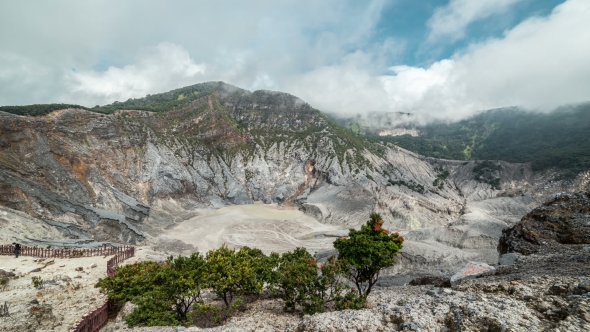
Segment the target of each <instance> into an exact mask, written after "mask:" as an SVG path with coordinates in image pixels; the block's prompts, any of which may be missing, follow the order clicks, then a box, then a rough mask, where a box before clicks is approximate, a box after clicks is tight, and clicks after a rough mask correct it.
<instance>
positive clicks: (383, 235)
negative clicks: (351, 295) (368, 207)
mask: <svg viewBox="0 0 590 332" xmlns="http://www.w3.org/2000/svg"><path fill="white" fill-rule="evenodd" d="M370 218H371V219H370V220H369V221H367V223H366V224H365V225H363V226H362V227H361V230H360V231H357V230H354V229H351V230H350V231H349V233H348V238H340V239H337V240H336V241H334V247H335V248H336V249H338V260H339V261H345V262H346V264H349V265H350V269H349V270H348V271H349V272H348V278H349V279H350V281H352V282H353V283H354V284H355V285H356V287H357V291H358V295H359V297H360V298H363V299H364V300H366V299H367V296H368V295H369V293H370V292H371V289H372V288H373V285H375V283H376V282H377V279H378V278H379V272H380V271H381V270H382V269H383V268H386V267H389V266H392V265H393V262H394V256H395V255H396V254H397V252H398V251H399V250H400V249H401V248H402V243H403V242H404V238H403V237H402V236H400V235H399V233H394V234H389V231H388V230H386V229H384V228H383V227H382V226H383V219H382V218H381V216H380V215H379V214H377V213H372V214H371V216H370Z"/></svg>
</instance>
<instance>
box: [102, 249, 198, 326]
mask: <svg viewBox="0 0 590 332" xmlns="http://www.w3.org/2000/svg"><path fill="white" fill-rule="evenodd" d="M204 266H205V260H204V259H203V256H202V255H200V254H199V253H194V254H192V255H191V256H190V257H182V256H178V257H177V258H174V257H172V256H171V257H169V258H168V260H167V261H166V262H165V263H163V264H162V263H156V262H143V263H139V264H133V265H126V266H121V267H118V268H117V270H116V273H115V275H114V276H112V277H107V278H105V279H101V280H99V282H98V283H97V285H96V287H100V288H101V292H102V293H104V294H106V295H108V297H109V298H110V299H113V300H118V301H131V302H133V303H135V304H137V306H138V307H137V308H136V309H135V310H134V311H133V312H132V313H131V314H130V315H129V316H127V318H126V322H127V324H129V325H130V326H135V325H147V326H158V325H175V324H179V323H187V322H190V317H189V316H188V313H189V310H190V308H191V306H192V305H193V304H194V303H195V302H197V301H199V300H200V294H201V289H202V286H203V285H202V281H201V280H202V279H203V275H202V274H203V272H204Z"/></svg>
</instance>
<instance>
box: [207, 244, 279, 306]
mask: <svg viewBox="0 0 590 332" xmlns="http://www.w3.org/2000/svg"><path fill="white" fill-rule="evenodd" d="M206 260H207V272H206V274H205V276H204V278H205V282H206V284H207V286H208V288H210V289H211V290H213V292H214V293H215V294H216V295H217V296H218V297H219V298H221V299H222V300H223V303H224V304H225V307H226V309H230V306H231V305H232V302H233V300H234V298H235V297H236V296H240V295H242V294H245V293H246V294H248V293H249V294H257V293H260V291H261V290H262V287H263V284H264V281H263V280H262V276H265V275H268V274H269V272H268V269H267V268H266V267H265V266H266V264H267V262H268V261H267V256H266V255H264V254H263V253H262V251H260V250H259V249H250V248H248V247H242V248H240V249H239V250H237V251H236V250H234V249H229V248H228V247H227V246H225V245H223V246H222V247H221V248H219V249H215V250H210V251H209V252H207V257H206Z"/></svg>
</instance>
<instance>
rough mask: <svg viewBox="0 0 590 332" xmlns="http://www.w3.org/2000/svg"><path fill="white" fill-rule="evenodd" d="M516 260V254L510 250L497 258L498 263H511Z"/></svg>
mask: <svg viewBox="0 0 590 332" xmlns="http://www.w3.org/2000/svg"><path fill="white" fill-rule="evenodd" d="M516 261H518V254H516V253H513V252H511V253H507V254H504V255H502V256H500V258H499V259H498V264H499V265H512V264H514V263H516Z"/></svg>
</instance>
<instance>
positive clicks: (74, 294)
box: [0, 248, 165, 332]
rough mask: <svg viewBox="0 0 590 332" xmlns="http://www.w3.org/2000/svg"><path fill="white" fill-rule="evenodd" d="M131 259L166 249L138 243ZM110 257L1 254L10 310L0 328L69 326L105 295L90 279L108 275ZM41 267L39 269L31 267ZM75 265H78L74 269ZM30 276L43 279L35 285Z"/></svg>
mask: <svg viewBox="0 0 590 332" xmlns="http://www.w3.org/2000/svg"><path fill="white" fill-rule="evenodd" d="M138 249H139V250H137V251H136V257H134V258H133V259H134V260H162V259H163V258H164V257H165V256H164V253H158V252H154V251H151V250H150V249H149V248H138ZM111 257H112V256H108V257H102V256H97V257H84V258H70V259H59V258H55V259H54V258H45V259H42V258H36V257H28V256H20V257H19V258H15V257H14V256H0V277H2V275H6V276H9V278H10V281H9V282H8V285H6V287H5V288H4V289H2V288H1V286H0V303H1V304H2V305H3V304H4V303H7V304H8V306H9V313H10V316H8V317H0V331H7V332H13V331H14V332H17V331H18V332H22V331H38V330H51V331H55V332H62V331H64V332H65V331H69V330H70V328H72V327H73V326H74V325H75V323H76V322H78V321H79V320H80V318H81V317H82V316H83V315H85V314H88V313H90V312H92V311H93V310H94V309H96V308H97V307H99V306H101V305H102V304H103V303H104V301H105V300H106V298H105V296H104V295H102V294H100V292H99V289H97V288H94V285H95V284H96V282H97V281H98V279H99V278H104V277H106V263H107V261H108V260H109V259H110V258H111ZM37 269H40V271H37V272H32V271H34V270H37ZM77 269H78V270H77ZM33 277H41V279H43V281H44V282H43V287H42V288H40V289H37V288H35V287H34V285H33V283H32V278H33Z"/></svg>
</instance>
